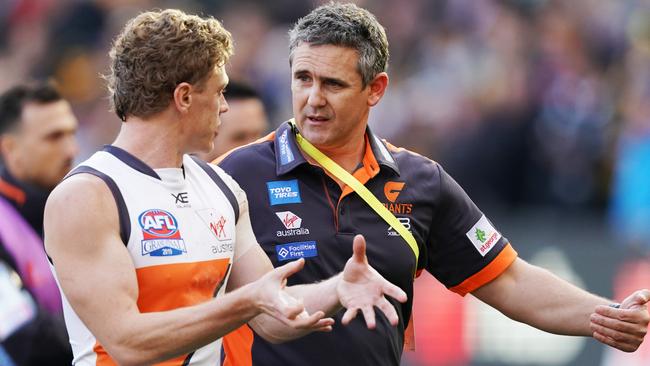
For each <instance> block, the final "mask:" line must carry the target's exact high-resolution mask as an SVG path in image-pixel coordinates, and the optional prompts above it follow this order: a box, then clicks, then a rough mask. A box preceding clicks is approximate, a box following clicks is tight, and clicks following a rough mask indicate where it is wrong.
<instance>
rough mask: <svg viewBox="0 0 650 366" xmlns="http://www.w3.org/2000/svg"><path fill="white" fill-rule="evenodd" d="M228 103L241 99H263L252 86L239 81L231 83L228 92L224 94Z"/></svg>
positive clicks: (227, 87) (227, 88)
mask: <svg viewBox="0 0 650 366" xmlns="http://www.w3.org/2000/svg"><path fill="white" fill-rule="evenodd" d="M223 96H224V97H225V98H226V101H231V100H241V99H262V97H261V96H260V94H259V93H258V92H257V91H256V90H255V89H253V87H252V86H250V85H248V84H244V83H242V82H238V81H232V80H231V81H229V82H228V86H226V90H225V91H224V92H223Z"/></svg>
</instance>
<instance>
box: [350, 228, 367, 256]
mask: <svg viewBox="0 0 650 366" xmlns="http://www.w3.org/2000/svg"><path fill="white" fill-rule="evenodd" d="M352 251H353V253H354V254H353V255H352V257H353V258H354V261H355V262H359V263H367V262H368V259H367V258H366V239H365V238H364V237H363V235H361V234H357V235H355V236H354V241H353V242H352Z"/></svg>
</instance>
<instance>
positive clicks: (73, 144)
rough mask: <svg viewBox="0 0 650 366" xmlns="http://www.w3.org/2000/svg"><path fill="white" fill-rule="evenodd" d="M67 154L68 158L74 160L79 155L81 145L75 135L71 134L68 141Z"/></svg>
mask: <svg viewBox="0 0 650 366" xmlns="http://www.w3.org/2000/svg"><path fill="white" fill-rule="evenodd" d="M66 153H67V155H68V157H70V158H71V159H74V158H75V157H76V156H77V154H79V143H78V142H77V137H76V136H75V135H74V134H70V135H69V136H68V138H67V141H66Z"/></svg>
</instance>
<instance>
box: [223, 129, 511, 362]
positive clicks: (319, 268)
mask: <svg viewBox="0 0 650 366" xmlns="http://www.w3.org/2000/svg"><path fill="white" fill-rule="evenodd" d="M219 165H220V166H221V167H222V168H223V169H224V170H225V171H226V172H227V173H228V174H230V175H231V176H232V177H233V178H235V180H236V181H237V182H238V183H239V185H240V186H241V187H242V189H244V191H245V192H246V194H247V196H248V200H249V204H250V216H251V221H252V223H253V230H254V232H255V235H256V237H257V240H258V242H259V243H260V245H261V246H262V248H263V249H264V251H265V252H266V254H267V255H268V256H269V258H270V259H271V262H272V263H273V265H274V266H276V267H277V266H280V265H283V264H285V263H287V261H290V260H295V259H298V258H305V260H306V263H305V267H304V269H303V270H302V271H300V272H298V273H297V274H295V275H293V276H292V277H290V278H289V285H296V284H303V283H312V282H315V281H321V280H324V279H327V278H329V277H331V276H333V275H335V274H337V273H339V272H340V271H341V270H342V269H343V267H344V265H345V263H346V261H347V260H348V258H349V257H350V256H351V255H352V239H353V238H354V235H356V234H363V235H364V236H365V238H366V242H367V255H368V260H369V262H370V264H371V265H372V266H373V267H374V268H375V269H376V270H377V271H379V273H381V274H382V275H383V276H384V277H385V278H386V279H388V280H389V281H391V282H392V283H394V284H395V285H397V286H399V287H401V288H402V289H403V290H404V291H405V292H406V293H407V294H408V298H409V300H408V301H407V302H406V303H404V304H399V303H397V302H396V301H392V300H391V303H392V304H393V305H394V306H395V308H396V310H397V313H398V315H399V318H400V322H399V324H398V325H397V327H393V326H391V325H390V323H389V322H388V321H387V319H386V318H385V317H384V316H383V315H382V314H380V312H377V317H378V319H377V328H376V329H375V330H368V329H367V327H366V324H365V322H364V320H363V317H361V316H359V317H357V318H356V319H355V320H354V321H353V322H352V323H351V324H349V325H348V326H343V325H342V324H341V322H340V320H341V317H342V315H343V311H340V312H339V313H337V314H336V315H335V316H334V318H335V319H336V320H337V324H336V325H335V326H334V330H333V332H331V333H312V334H309V335H307V336H305V337H303V338H300V339H297V340H294V341H290V342H287V343H284V344H279V345H274V344H270V343H268V342H266V341H265V340H264V339H262V338H261V337H259V336H257V335H254V337H253V344H252V347H251V346H250V345H244V344H232V343H228V344H226V342H225V346H224V347H225V348H226V352H227V353H228V351H229V349H231V350H234V351H235V352H236V351H237V350H238V349H239V350H241V349H245V350H246V349H250V350H251V351H250V352H251V353H252V355H251V357H252V362H253V364H254V365H327V366H329V365H336V364H338V365H399V363H400V357H401V353H402V347H403V343H404V329H405V327H406V325H407V322H408V319H409V318H410V316H411V306H412V298H413V268H414V266H415V265H416V263H415V257H414V255H413V252H412V250H411V249H410V248H409V246H408V244H406V242H405V241H404V240H403V239H402V238H401V237H400V236H399V234H398V233H397V232H396V231H395V230H393V229H392V228H391V227H389V225H388V224H387V223H386V222H384V220H382V219H381V218H380V217H379V216H378V215H377V214H376V213H375V211H373V210H372V209H371V208H370V207H369V206H368V205H367V204H366V203H365V201H363V199H361V198H360V197H359V196H358V195H357V194H356V193H354V192H353V191H352V190H351V189H350V188H349V187H345V188H344V189H341V188H340V186H339V185H338V184H337V183H336V182H335V181H334V180H333V179H332V178H330V177H329V176H328V175H327V174H326V173H325V172H324V171H323V169H322V168H320V167H318V166H314V165H312V164H310V163H309V162H308V161H307V160H306V159H305V158H304V156H303V155H302V153H301V152H300V150H299V148H298V145H297V143H296V141H295V135H294V133H293V132H292V129H291V127H290V126H289V125H288V124H287V123H284V124H282V125H281V126H280V127H279V128H278V129H277V130H276V131H274V132H273V133H271V134H270V135H268V136H267V137H266V138H263V139H262V140H260V141H258V142H256V143H253V144H251V145H247V146H245V147H242V148H240V149H236V150H234V151H233V152H231V153H230V154H229V155H228V156H226V157H225V158H223V159H222V161H221V162H220V164H219ZM353 175H354V176H355V177H356V178H357V179H358V180H359V181H360V182H361V183H363V184H365V186H366V187H367V188H368V189H369V190H370V191H371V192H372V193H373V194H374V195H375V196H376V197H377V198H378V199H379V201H381V202H382V203H383V204H384V205H385V206H386V207H387V208H388V209H389V210H390V211H391V212H392V213H393V214H395V216H396V217H397V218H398V219H399V220H400V222H401V223H402V224H403V225H404V226H406V228H407V229H409V230H410V231H411V232H412V233H413V236H414V237H415V239H416V241H417V243H418V246H419V249H420V258H419V261H418V263H417V269H418V270H423V269H424V270H427V271H429V272H430V273H431V274H432V275H433V276H435V277H436V278H437V279H438V280H439V281H440V282H442V283H443V284H444V285H445V286H446V287H448V288H449V289H450V290H452V291H454V292H457V293H459V294H461V295H465V294H467V293H468V292H471V291H473V290H475V289H477V288H479V287H480V286H482V285H484V284H486V283H487V282H489V281H491V280H492V279H494V278H495V277H497V276H498V275H499V274H501V273H502V272H503V271H504V270H505V269H506V268H507V267H508V266H509V265H510V264H511V263H512V262H513V261H514V260H515V258H516V256H517V253H516V252H515V251H514V249H513V248H512V247H511V246H510V244H509V243H508V241H507V239H506V238H504V237H503V236H502V235H501V234H500V233H499V232H498V231H497V230H496V229H495V228H494V226H493V225H492V224H491V223H490V221H489V220H488V219H487V218H486V217H485V215H483V213H482V212H481V211H480V210H479V209H478V207H477V206H476V205H475V204H474V203H473V202H472V200H471V199H470V198H469V197H468V196H467V194H466V193H465V192H464V191H463V189H462V188H461V187H460V186H459V185H458V184H457V183H456V182H455V181H454V180H453V179H452V178H451V177H450V176H449V175H448V174H447V173H446V172H445V171H444V170H443V169H442V167H441V166H440V165H439V164H438V163H436V162H434V161H431V160H429V159H427V158H425V157H423V156H421V155H418V154H415V153H412V152H410V151H408V150H405V149H399V148H395V147H393V146H392V145H390V144H388V143H386V142H385V141H382V140H380V139H379V138H377V137H376V136H375V135H374V134H373V133H372V132H371V131H370V129H368V130H367V133H366V149H365V154H364V156H363V161H362V164H360V166H359V167H358V169H357V170H356V171H355V172H354V173H353ZM227 338H228V337H226V339H227ZM240 339H245V337H243V338H240ZM240 343H241V342H240ZM226 360H228V355H226Z"/></svg>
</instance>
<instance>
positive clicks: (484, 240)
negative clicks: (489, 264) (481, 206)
mask: <svg viewBox="0 0 650 366" xmlns="http://www.w3.org/2000/svg"><path fill="white" fill-rule="evenodd" d="M466 235H467V238H468V239H469V240H470V241H471V242H472V244H474V246H475V247H476V250H478V252H479V253H481V255H482V256H483V257H485V255H486V254H487V253H488V252H489V251H490V250H492V248H494V246H495V245H496V243H497V242H499V239H501V234H499V232H498V231H496V229H495V228H494V227H493V226H492V224H490V222H489V221H488V219H487V217H485V215H483V216H481V218H480V219H479V220H478V221H477V222H476V224H474V226H472V228H471V229H469V231H468V232H467V233H466Z"/></svg>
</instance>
